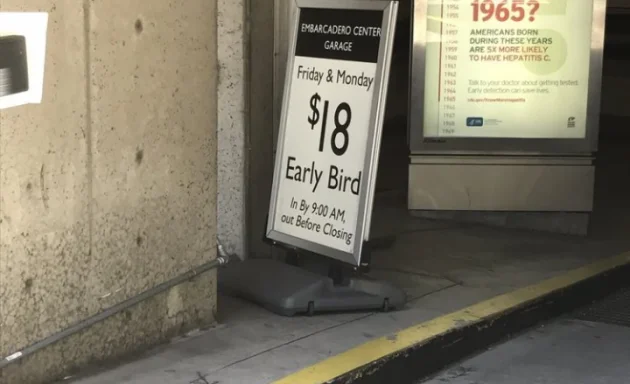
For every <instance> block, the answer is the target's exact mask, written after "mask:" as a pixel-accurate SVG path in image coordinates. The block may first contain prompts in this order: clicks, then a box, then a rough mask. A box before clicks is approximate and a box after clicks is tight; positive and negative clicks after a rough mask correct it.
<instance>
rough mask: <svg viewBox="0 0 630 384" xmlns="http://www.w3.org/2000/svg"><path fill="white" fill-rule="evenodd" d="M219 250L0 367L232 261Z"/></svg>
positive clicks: (219, 247)
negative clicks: (211, 258)
mask: <svg viewBox="0 0 630 384" xmlns="http://www.w3.org/2000/svg"><path fill="white" fill-rule="evenodd" d="M217 251H218V254H219V256H218V257H217V258H216V259H215V260H212V261H210V262H208V263H205V264H203V265H200V266H198V267H195V268H193V269H191V270H190V271H188V272H186V273H184V274H183V275H179V276H177V277H175V278H174V279H171V280H169V281H166V282H164V283H162V284H159V285H157V286H155V287H153V288H151V289H149V290H146V291H144V292H142V293H141V294H139V295H137V296H134V297H132V298H130V299H127V300H125V301H123V302H121V303H119V304H116V305H114V306H113V307H111V308H108V309H106V310H105V311H103V312H101V313H98V314H96V315H94V316H92V317H89V318H87V319H85V320H82V321H80V322H78V323H76V324H75V325H73V326H71V327H69V328H66V329H65V330H63V331H61V332H59V333H56V334H54V335H51V336H49V337H47V338H45V339H43V340H40V341H38V342H36V343H35V344H31V345H30V346H28V347H26V348H24V349H22V350H20V351H17V352H15V353H12V354H10V355H9V356H7V357H5V358H4V359H2V360H0V369H2V368H4V367H6V366H8V365H9V364H12V363H15V362H17V361H18V360H20V359H22V358H24V357H26V356H29V355H32V354H33V353H35V352H37V351H39V350H41V349H43V348H46V347H48V346H50V345H52V344H55V343H57V342H58V341H61V340H63V339H65V338H67V337H69V336H72V335H74V334H76V333H78V332H81V331H82V330H84V329H86V328H89V327H91V326H93V325H95V324H97V323H100V322H101V321H104V320H106V319H108V318H110V317H112V316H114V315H116V314H118V313H120V312H122V311H124V310H126V309H129V308H131V307H133V306H134V305H136V304H139V303H141V302H143V301H145V300H147V299H150V298H152V297H154V296H156V295H158V294H159V293H162V292H165V291H167V290H169V289H171V288H173V287H175V286H177V285H180V284H182V283H185V282H186V281H189V280H192V279H194V278H195V277H197V276H198V275H201V274H202V273H205V272H208V271H210V270H212V269H215V268H217V267H221V266H224V265H226V264H227V263H228V262H230V259H231V258H232V257H233V256H232V255H229V254H228V253H227V252H226V251H225V249H224V248H223V245H222V244H221V243H220V242H219V243H218V245H217Z"/></svg>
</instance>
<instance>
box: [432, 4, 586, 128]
mask: <svg viewBox="0 0 630 384" xmlns="http://www.w3.org/2000/svg"><path fill="white" fill-rule="evenodd" d="M427 11H428V21H427V51H426V72H425V94H424V100H425V101H424V136H425V137H471V138H473V137H480V138H527V139H581V138H584V137H585V135H586V120H587V101H588V88H589V87H588V82H589V63H590V49H591V33H592V29H591V26H592V18H593V0H579V1H578V0H461V1H459V0H442V1H437V0H436V1H429V5H428V10H427Z"/></svg>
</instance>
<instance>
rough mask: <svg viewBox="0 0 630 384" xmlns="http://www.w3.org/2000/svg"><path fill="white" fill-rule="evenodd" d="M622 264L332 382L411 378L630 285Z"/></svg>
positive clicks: (365, 383) (378, 383)
mask: <svg viewBox="0 0 630 384" xmlns="http://www.w3.org/2000/svg"><path fill="white" fill-rule="evenodd" d="M629 273H630V265H624V266H621V267H618V268H615V269H612V270H610V271H607V272H604V273H602V274H600V275H597V276H594V277H591V278H589V279H586V280H583V281H580V282H577V283H575V284H573V285H571V286H569V287H567V288H564V289H562V290H559V291H556V292H552V293H550V294H547V295H545V296H542V297H540V298H538V299H536V300H533V301H532V302H529V303H527V304H524V305H521V306H520V307H516V308H513V309H511V310H509V311H506V312H504V313H502V314H500V315H498V316H495V317H491V318H486V319H482V320H480V321H478V322H475V323H471V324H469V325H466V326H464V327H461V328H457V329H454V330H452V331H449V332H447V333H445V334H443V335H441V336H438V337H435V338H433V339H431V340H428V341H427V342H425V343H420V344H417V345H414V346H412V347H410V348H407V349H405V350H402V351H400V352H398V353H396V354H393V355H390V356H387V357H386V358H383V359H381V360H378V361H375V362H372V363H371V364H368V365H366V366H364V367H361V368H359V369H357V370H354V371H351V372H348V373H345V374H343V375H341V376H339V377H337V378H336V379H334V380H332V381H330V382H329V383H330V384H350V383H352V384H388V383H396V384H405V383H409V384H412V383H414V382H417V381H418V380H421V379H425V378H429V377H430V376H432V375H434V374H437V373H438V372H440V371H442V370H443V369H444V368H447V367H448V366H450V365H452V364H455V363H457V362H458V361H461V360H463V359H464V358H466V357H469V356H471V355H474V354H475V353H477V352H480V351H482V350H485V349H487V348H489V347H491V346H492V345H495V344H497V343H499V342H501V341H504V340H506V339H508V338H509V337H510V336H511V335H514V334H517V333H521V332H523V331H525V330H526V329H528V328H530V327H533V326H535V325H537V324H539V323H542V322H544V321H547V320H550V319H552V318H555V317H558V316H560V315H562V314H565V313H568V312H571V311H573V310H575V309H577V308H579V307H581V306H583V305H587V304H589V303H591V302H592V301H595V300H598V299H600V298H603V297H605V296H606V295H608V294H610V293H612V292H614V291H616V290H618V289H620V288H622V287H625V286H628V285H630V279H628V274H629Z"/></svg>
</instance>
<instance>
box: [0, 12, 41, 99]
mask: <svg viewBox="0 0 630 384" xmlns="http://www.w3.org/2000/svg"><path fill="white" fill-rule="evenodd" d="M47 31H48V13H45V12H0V36H24V38H25V41H26V57H27V64H28V90H27V91H24V92H20V93H15V94H9V95H5V94H3V92H2V90H1V88H2V87H3V86H4V89H5V93H6V92H8V91H7V90H8V89H10V88H11V83H10V81H11V73H10V70H5V71H4V72H2V73H0V109H5V108H11V107H16V106H19V105H25V104H40V103H41V102H42V98H43V93H44V68H45V62H46V35H47ZM0 70H2V69H1V68H0ZM7 78H8V80H7Z"/></svg>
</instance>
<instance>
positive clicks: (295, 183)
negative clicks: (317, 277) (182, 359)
mask: <svg viewBox="0 0 630 384" xmlns="http://www.w3.org/2000/svg"><path fill="white" fill-rule="evenodd" d="M296 4H297V9H298V10H297V12H296V19H295V23H294V29H293V37H292V41H291V44H290V49H289V60H288V65H287V73H286V82H285V91H284V99H283V105H282V117H281V122H280V124H281V125H280V132H279V137H278V152H277V154H276V166H275V173H274V180H273V189H272V196H271V204H270V212H269V222H268V224H267V237H268V238H269V239H271V240H274V241H277V242H279V243H283V244H286V245H290V246H294V247H297V248H300V249H304V250H307V251H311V252H314V253H318V254H321V255H325V256H328V257H331V258H334V259H338V260H341V261H344V262H347V263H351V264H353V265H360V264H361V256H362V252H363V249H364V245H365V243H364V242H365V241H367V240H368V239H369V230H370V219H371V211H372V202H373V193H374V182H375V179H376V170H377V163H378V154H379V148H380V139H381V127H382V124H383V116H384V106H385V98H386V92H387V80H388V77H389V64H390V58H391V52H392V45H393V35H394V29H395V21H396V15H397V9H398V8H397V7H398V3H397V2H394V1H347V0H346V1H329V0H327V1H299V0H298V1H297V2H296Z"/></svg>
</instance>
